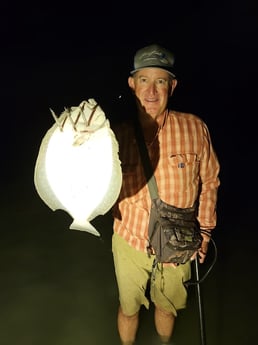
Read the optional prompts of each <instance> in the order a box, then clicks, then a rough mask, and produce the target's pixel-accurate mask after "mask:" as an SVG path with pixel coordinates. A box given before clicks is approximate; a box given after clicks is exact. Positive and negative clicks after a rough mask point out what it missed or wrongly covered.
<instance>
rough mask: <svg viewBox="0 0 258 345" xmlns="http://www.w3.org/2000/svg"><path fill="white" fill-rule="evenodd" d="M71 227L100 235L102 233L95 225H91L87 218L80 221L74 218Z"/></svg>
mask: <svg viewBox="0 0 258 345" xmlns="http://www.w3.org/2000/svg"><path fill="white" fill-rule="evenodd" d="M70 229H71V230H79V231H86V232H89V233H90V234H92V235H95V236H100V233H99V232H98V230H97V229H96V228H95V227H94V226H93V225H91V223H90V222H88V221H87V220H86V221H84V222H79V221H76V220H74V221H73V222H72V224H71V225H70Z"/></svg>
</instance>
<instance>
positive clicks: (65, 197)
mask: <svg viewBox="0 0 258 345" xmlns="http://www.w3.org/2000/svg"><path fill="white" fill-rule="evenodd" d="M50 110H51V109H50ZM51 113H52V115H53V117H54V119H55V124H54V125H53V126H52V127H51V128H50V129H49V130H48V131H47V133H46V134H45V136H44V137H43V139H42V141H41V144H40V148H39V153H38V156H37V160H36V164H35V170H34V184H35V187H36V190H37V193H38V194H39V196H40V198H41V199H42V200H43V201H44V202H45V203H46V205H47V206H48V207H49V208H51V209H52V210H53V211H55V210H57V209H60V210H64V211H66V212H67V213H68V214H69V215H70V216H71V217H72V218H73V222H72V224H71V225H70V229H74V230H81V231H87V232H89V233H91V234H94V235H96V236H99V235H100V233H99V232H98V230H97V229H96V228H95V227H94V226H93V225H92V224H91V223H90V221H91V220H93V219H94V218H95V217H97V216H99V215H104V214H105V213H107V212H108V211H109V210H110V209H111V208H112V206H113V205H114V203H115V202H116V200H117V198H118V196H119V192H120V189H121V185H122V170H121V162H120V160H119V146H118V142H117V140H116V137H115V134H114V132H113V131H112V129H111V128H110V123H109V120H108V119H107V118H106V116H105V113H104V111H103V110H102V109H101V107H100V106H99V105H98V104H97V102H96V101H95V100H94V99H92V98H91V99H88V101H82V102H81V103H80V105H79V106H78V107H71V108H65V110H64V112H62V113H61V115H60V116H59V117H57V116H56V115H55V113H54V112H53V111H52V110H51Z"/></svg>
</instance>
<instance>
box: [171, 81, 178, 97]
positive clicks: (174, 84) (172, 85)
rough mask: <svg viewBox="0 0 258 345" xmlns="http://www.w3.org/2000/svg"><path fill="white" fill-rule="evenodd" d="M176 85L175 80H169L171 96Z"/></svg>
mask: <svg viewBox="0 0 258 345" xmlns="http://www.w3.org/2000/svg"><path fill="white" fill-rule="evenodd" d="M176 86H177V80H176V79H173V80H172V82H171V89H170V96H172V94H173V92H174V90H175V88H176Z"/></svg>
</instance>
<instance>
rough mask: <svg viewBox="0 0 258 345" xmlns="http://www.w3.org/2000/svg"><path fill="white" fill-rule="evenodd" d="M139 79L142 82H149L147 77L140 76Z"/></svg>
mask: <svg viewBox="0 0 258 345" xmlns="http://www.w3.org/2000/svg"><path fill="white" fill-rule="evenodd" d="M139 81H140V83H147V78H146V77H140V78H139Z"/></svg>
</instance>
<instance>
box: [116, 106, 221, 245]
mask: <svg viewBox="0 0 258 345" xmlns="http://www.w3.org/2000/svg"><path fill="white" fill-rule="evenodd" d="M115 133H116V137H117V139H118V142H119V156H120V160H121V165H122V172H123V184H122V188H121V192H120V196H119V198H118V201H117V203H116V205H115V206H114V208H113V215H114V231H115V232H117V233H118V234H119V235H120V236H122V237H123V238H124V239H125V240H126V241H127V242H128V243H129V245H131V246H133V247H134V248H135V249H137V250H141V251H146V247H147V246H148V244H149V243H148V222H149V210H150V205H151V199H150V195H149V190H148V186H147V184H146V179H145V175H144V171H143V167H142V164H141V158H140V155H139V151H138V147H137V142H136V139H135V136H134V129H133V127H132V126H130V125H128V124H123V125H121V126H119V130H116V131H115ZM147 147H148V151H149V155H150V158H151V161H152V165H153V168H154V171H155V172H154V174H155V178H156V181H157V185H158V190H159V196H160V198H161V199H162V200H163V201H165V202H166V203H169V204H171V205H174V206H177V207H181V208H184V207H191V206H193V204H194V202H195V200H196V199H198V198H199V209H198V220H199V222H200V226H201V228H203V229H213V228H214V227H215V226H216V203H217V190H218V187H219V184H220V181H219V177H218V174H219V168H220V167H219V162H218V159H217V155H216V153H215V151H214V148H213V146H212V142H211V138H210V134H209V130H208V128H207V126H206V124H205V123H204V122H203V121H202V120H201V119H200V118H199V117H197V116H196V115H193V114H188V113H181V112H177V111H169V112H166V113H165V114H164V122H163V125H162V126H161V127H160V128H159V130H158V133H157V136H156V140H154V141H153V142H152V143H150V144H148V143H147Z"/></svg>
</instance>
